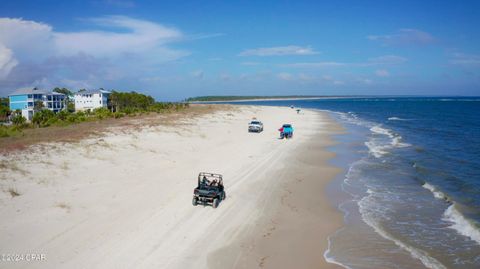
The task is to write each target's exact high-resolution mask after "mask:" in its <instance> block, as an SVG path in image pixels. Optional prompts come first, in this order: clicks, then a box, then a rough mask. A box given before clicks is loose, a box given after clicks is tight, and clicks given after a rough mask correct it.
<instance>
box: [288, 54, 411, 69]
mask: <svg viewBox="0 0 480 269" xmlns="http://www.w3.org/2000/svg"><path fill="white" fill-rule="evenodd" d="M406 61H407V58H404V57H401V56H396V55H384V56H379V57H375V58H370V59H368V61H365V62H357V63H345V62H301V63H289V64H280V65H279V66H280V67H293V68H326V67H329V68H333V67H368V66H375V65H396V64H402V63H405V62H406Z"/></svg>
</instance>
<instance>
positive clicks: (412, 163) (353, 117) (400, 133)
mask: <svg viewBox="0 0 480 269" xmlns="http://www.w3.org/2000/svg"><path fill="white" fill-rule="evenodd" d="M244 104H253V105H276V106H279V105H280V106H291V105H293V106H295V107H300V108H314V109H320V110H327V111H329V112H330V113H331V115H332V117H334V118H335V119H337V120H338V121H339V122H340V123H342V124H343V125H344V126H345V127H346V128H347V130H350V132H349V138H348V139H345V140H346V141H347V140H348V141H350V142H349V143H350V144H349V146H348V150H346V151H344V152H347V153H344V154H349V158H350V159H351V161H350V162H349V163H347V164H345V165H346V167H345V168H346V171H347V172H346V173H345V175H344V178H343V179H342V182H341V188H342V191H343V192H345V193H346V194H347V195H346V197H348V199H345V200H344V201H342V202H341V204H339V208H340V209H341V210H342V211H343V212H344V213H345V222H346V227H344V228H343V229H342V230H340V231H338V232H337V233H336V234H335V235H332V237H331V238H330V249H329V251H328V252H327V253H326V255H325V256H326V258H327V259H328V260H330V261H332V262H336V263H339V264H342V265H344V266H345V267H350V268H422V267H423V268H424V267H427V268H480V98H419V97H417V98H344V99H328V100H298V101H261V102H248V103H244ZM292 113H293V111H292ZM339 139H340V141H341V140H342V138H341V137H340V138H339ZM348 151H350V153H348ZM352 156H353V157H352Z"/></svg>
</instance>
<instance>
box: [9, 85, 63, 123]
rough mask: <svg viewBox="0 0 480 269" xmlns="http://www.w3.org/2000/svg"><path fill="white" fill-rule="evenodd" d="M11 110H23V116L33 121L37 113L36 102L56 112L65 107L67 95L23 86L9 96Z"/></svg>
mask: <svg viewBox="0 0 480 269" xmlns="http://www.w3.org/2000/svg"><path fill="white" fill-rule="evenodd" d="M8 97H9V101H10V110H12V111H16V110H21V111H22V116H24V117H25V118H26V119H27V120H28V121H31V120H32V118H33V115H34V114H35V102H41V103H42V104H43V108H46V109H49V110H51V111H53V112H55V113H57V112H59V111H61V110H63V109H65V107H66V106H65V99H66V96H65V95H64V94H62V93H58V92H47V91H44V90H41V89H38V88H32V87H29V88H21V89H18V90H16V91H15V92H13V93H11V94H10V95H9V96H8Z"/></svg>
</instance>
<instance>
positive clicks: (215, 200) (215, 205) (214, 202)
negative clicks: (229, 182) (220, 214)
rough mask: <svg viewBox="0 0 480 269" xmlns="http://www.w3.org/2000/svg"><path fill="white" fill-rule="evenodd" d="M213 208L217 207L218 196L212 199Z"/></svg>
mask: <svg viewBox="0 0 480 269" xmlns="http://www.w3.org/2000/svg"><path fill="white" fill-rule="evenodd" d="M212 206H213V208H217V206H218V198H215V199H213V204H212Z"/></svg>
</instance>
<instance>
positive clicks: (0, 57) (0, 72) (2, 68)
mask: <svg viewBox="0 0 480 269" xmlns="http://www.w3.org/2000/svg"><path fill="white" fill-rule="evenodd" d="M17 64H18V61H17V60H16V59H15V58H14V57H13V53H12V51H11V50H10V49H9V48H7V47H5V46H4V45H2V44H1V43H0V79H4V78H6V77H7V76H8V74H10V71H11V70H12V68H14V67H15V66H17Z"/></svg>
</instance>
